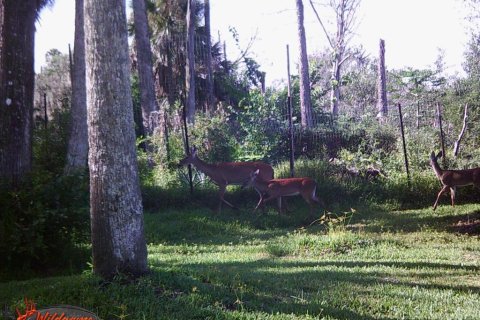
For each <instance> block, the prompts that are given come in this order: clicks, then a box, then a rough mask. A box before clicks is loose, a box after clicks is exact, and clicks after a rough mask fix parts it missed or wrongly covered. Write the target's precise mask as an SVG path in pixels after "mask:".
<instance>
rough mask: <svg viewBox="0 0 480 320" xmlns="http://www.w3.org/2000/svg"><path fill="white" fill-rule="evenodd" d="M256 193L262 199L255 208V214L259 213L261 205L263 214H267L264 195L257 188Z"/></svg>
mask: <svg viewBox="0 0 480 320" xmlns="http://www.w3.org/2000/svg"><path fill="white" fill-rule="evenodd" d="M255 191H257V193H258V196H259V197H260V199H259V200H258V203H257V206H256V207H255V209H253V212H255V211H257V209H258V207H259V206H260V205H261V206H262V211H263V213H265V205H264V204H263V193H261V192H260V190H258V189H256V188H255Z"/></svg>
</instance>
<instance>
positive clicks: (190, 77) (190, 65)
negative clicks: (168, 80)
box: [185, 0, 195, 123]
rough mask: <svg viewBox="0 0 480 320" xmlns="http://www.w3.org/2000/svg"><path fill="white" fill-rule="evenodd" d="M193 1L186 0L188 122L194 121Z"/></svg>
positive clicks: (186, 105) (186, 106)
mask: <svg viewBox="0 0 480 320" xmlns="http://www.w3.org/2000/svg"><path fill="white" fill-rule="evenodd" d="M194 12H195V1H193V0H187V15H186V16H187V40H186V48H187V52H186V57H187V59H186V63H185V68H186V69H185V110H186V118H187V121H188V122H189V123H194V122H195V16H194Z"/></svg>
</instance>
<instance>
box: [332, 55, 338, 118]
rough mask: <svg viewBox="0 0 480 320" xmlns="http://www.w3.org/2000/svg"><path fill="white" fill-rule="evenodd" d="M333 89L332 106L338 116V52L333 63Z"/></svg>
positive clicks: (334, 114)
mask: <svg viewBox="0 0 480 320" xmlns="http://www.w3.org/2000/svg"><path fill="white" fill-rule="evenodd" d="M330 83H331V85H332V90H331V91H330V108H331V112H332V115H333V116H334V117H336V116H338V105H339V102H340V65H339V58H338V54H336V55H335V59H334V61H333V63H332V77H331V79H330Z"/></svg>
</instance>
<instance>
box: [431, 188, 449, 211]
mask: <svg viewBox="0 0 480 320" xmlns="http://www.w3.org/2000/svg"><path fill="white" fill-rule="evenodd" d="M448 188H449V187H448V186H443V188H442V190H440V192H439V193H438V195H437V200H436V201H435V203H434V204H433V210H435V209H437V205H438V200H439V199H440V196H441V195H442V194H444V193H445V192H446V191H447V190H448Z"/></svg>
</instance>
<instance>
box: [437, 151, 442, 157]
mask: <svg viewBox="0 0 480 320" xmlns="http://www.w3.org/2000/svg"><path fill="white" fill-rule="evenodd" d="M441 157H443V152H442V150H440V151H439V152H438V154H437V158H441Z"/></svg>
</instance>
